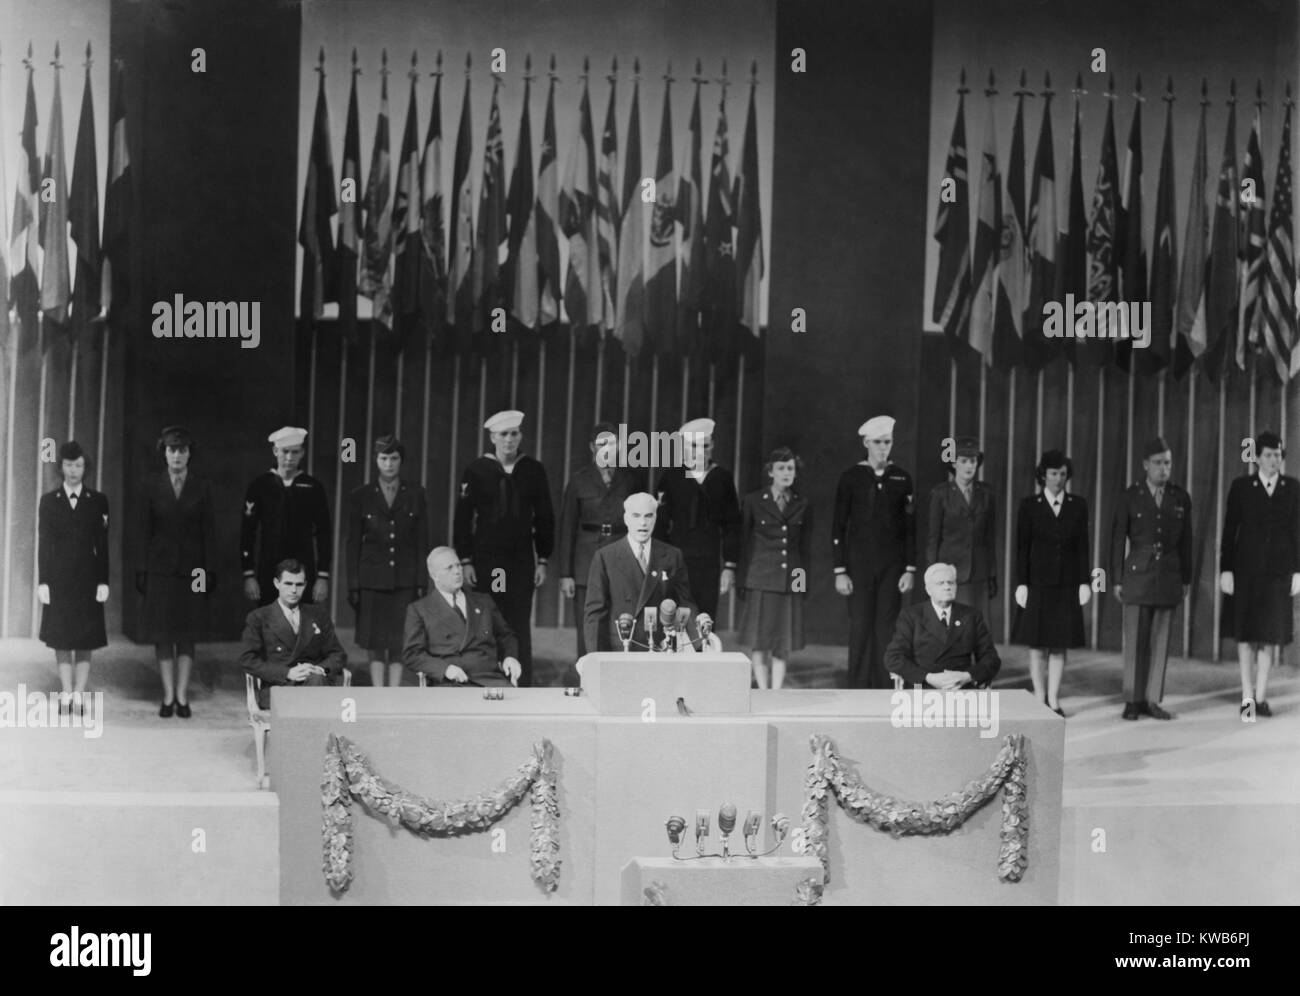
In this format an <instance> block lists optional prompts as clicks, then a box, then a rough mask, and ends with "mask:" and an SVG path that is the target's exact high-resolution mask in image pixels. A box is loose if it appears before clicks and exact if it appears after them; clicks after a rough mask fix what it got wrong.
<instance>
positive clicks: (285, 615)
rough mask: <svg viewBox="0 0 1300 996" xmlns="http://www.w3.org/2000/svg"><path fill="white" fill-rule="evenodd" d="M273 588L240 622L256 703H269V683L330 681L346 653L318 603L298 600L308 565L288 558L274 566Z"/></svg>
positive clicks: (336, 676)
mask: <svg viewBox="0 0 1300 996" xmlns="http://www.w3.org/2000/svg"><path fill="white" fill-rule="evenodd" d="M272 584H274V585H275V590H276V591H277V592H278V594H277V596H276V599H275V601H274V602H272V603H271V604H270V605H263V606H262V607H261V608H258V609H254V610H253V611H252V612H250V613H249V614H248V618H247V619H245V620H244V649H243V652H242V653H240V655H239V663H240V665H241V666H242V667H243V669H244V670H245V671H247V672H248V673H249V674H251V675H253V676H254V677H255V678H260V679H261V681H262V685H261V687H260V688H258V690H257V705H258V707H259V708H261V709H269V708H270V707H271V689H270V687H269V686H271V685H333V684H336V683H337V682H338V680H339V678H340V677H341V676H342V674H343V665H344V664H346V663H347V660H348V655H347V654H346V653H345V652H344V650H343V647H342V645H341V644H340V643H339V639H338V637H337V636H336V635H335V634H334V624H333V623H332V622H330V617H329V613H328V612H327V611H326V609H325V606H323V605H309V604H304V603H303V601H302V596H303V592H305V591H306V590H307V568H306V567H304V566H303V565H302V563H301V562H300V561H297V560H294V559H292V558H290V559H288V560H282V561H280V562H279V563H278V564H276V565H275V575H274V578H273V580H272Z"/></svg>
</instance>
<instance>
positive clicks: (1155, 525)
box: [1110, 480, 1192, 605]
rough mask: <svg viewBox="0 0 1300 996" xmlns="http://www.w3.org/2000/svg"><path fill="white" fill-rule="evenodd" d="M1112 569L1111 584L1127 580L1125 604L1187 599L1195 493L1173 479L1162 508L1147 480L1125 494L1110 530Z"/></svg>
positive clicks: (1135, 485) (1190, 571)
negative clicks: (1193, 498)
mask: <svg viewBox="0 0 1300 996" xmlns="http://www.w3.org/2000/svg"><path fill="white" fill-rule="evenodd" d="M1126 547H1127V550H1126ZM1126 553H1127V556H1126ZM1110 571H1111V573H1110V579H1111V585H1112V586H1114V585H1117V584H1122V585H1123V586H1124V588H1123V591H1121V592H1120V599H1121V601H1123V602H1124V604H1125V605H1177V604H1178V603H1179V602H1180V601H1182V598H1183V585H1185V584H1191V583H1192V498H1191V496H1190V495H1189V494H1188V493H1187V492H1186V491H1184V490H1183V489H1182V488H1180V487H1179V486H1178V485H1177V484H1175V483H1174V482H1173V481H1169V482H1168V483H1167V484H1165V493H1164V498H1163V499H1162V500H1161V502H1160V507H1159V508H1156V500H1155V498H1154V497H1152V495H1151V488H1150V487H1149V486H1148V485H1147V482H1146V481H1145V480H1141V481H1138V482H1137V483H1136V484H1134V485H1133V486H1132V487H1130V488H1128V489H1127V490H1126V491H1125V492H1124V493H1123V494H1122V495H1120V499H1119V501H1118V502H1116V503H1115V522H1114V525H1113V526H1112V527H1111V533H1110Z"/></svg>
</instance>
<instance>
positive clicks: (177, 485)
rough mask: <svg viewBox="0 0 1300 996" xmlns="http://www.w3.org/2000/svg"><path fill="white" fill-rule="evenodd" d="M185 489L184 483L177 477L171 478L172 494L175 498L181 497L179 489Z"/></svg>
mask: <svg viewBox="0 0 1300 996" xmlns="http://www.w3.org/2000/svg"><path fill="white" fill-rule="evenodd" d="M183 487H185V481H184V480H183V479H181V478H179V477H173V478H172V492H173V493H174V494H175V495H176V497H177V498H179V497H180V496H181V488H183Z"/></svg>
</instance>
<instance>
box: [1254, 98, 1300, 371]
mask: <svg viewBox="0 0 1300 996" xmlns="http://www.w3.org/2000/svg"><path fill="white" fill-rule="evenodd" d="M1291 185H1292V177H1291V104H1290V102H1289V100H1288V103H1287V106H1286V113H1285V115H1284V116H1283V118H1282V145H1281V147H1280V148H1279V150H1278V154H1277V178H1276V180H1275V181H1274V183H1273V209H1272V211H1271V213H1270V214H1269V219H1268V249H1267V256H1266V261H1265V265H1264V291H1263V295H1262V297H1261V299H1260V334H1261V338H1262V339H1263V340H1264V347H1265V348H1266V349H1267V350H1268V355H1269V357H1270V358H1271V359H1272V361H1273V369H1274V371H1275V372H1276V373H1277V378H1278V380H1280V381H1281V382H1282V383H1283V384H1285V383H1286V382H1287V379H1288V378H1289V377H1294V376H1295V375H1296V374H1297V373H1300V349H1297V348H1296V345H1297V344H1296V338H1297V335H1296V303H1297V302H1296V271H1295V240H1294V234H1295V233H1294V230H1293V228H1292V201H1291V196H1292V194H1291Z"/></svg>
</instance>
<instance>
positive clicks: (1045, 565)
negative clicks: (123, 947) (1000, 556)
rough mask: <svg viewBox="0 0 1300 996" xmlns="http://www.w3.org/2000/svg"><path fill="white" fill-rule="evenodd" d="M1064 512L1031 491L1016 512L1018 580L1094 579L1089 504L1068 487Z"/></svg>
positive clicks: (1068, 581)
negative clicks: (1089, 541) (1091, 568)
mask: <svg viewBox="0 0 1300 996" xmlns="http://www.w3.org/2000/svg"><path fill="white" fill-rule="evenodd" d="M1063 500H1064V504H1062V505H1061V514H1060V516H1059V517H1058V516H1055V515H1053V514H1052V510H1051V509H1050V508H1049V507H1048V506H1047V498H1046V497H1044V495H1042V494H1036V495H1029V496H1027V497H1025V498H1023V499H1021V502H1020V511H1019V513H1018V514H1017V515H1016V584H1017V585H1022V584H1023V585H1057V586H1060V585H1067V586H1068V585H1080V584H1087V583H1088V582H1089V581H1091V580H1092V572H1091V571H1090V570H1089V567H1088V563H1089V558H1090V557H1091V553H1090V552H1089V550H1088V504H1087V502H1085V501H1084V500H1083V499H1082V498H1080V497H1079V496H1078V495H1072V494H1070V493H1069V492H1068V491H1067V492H1065V493H1064V495H1063Z"/></svg>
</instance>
